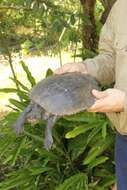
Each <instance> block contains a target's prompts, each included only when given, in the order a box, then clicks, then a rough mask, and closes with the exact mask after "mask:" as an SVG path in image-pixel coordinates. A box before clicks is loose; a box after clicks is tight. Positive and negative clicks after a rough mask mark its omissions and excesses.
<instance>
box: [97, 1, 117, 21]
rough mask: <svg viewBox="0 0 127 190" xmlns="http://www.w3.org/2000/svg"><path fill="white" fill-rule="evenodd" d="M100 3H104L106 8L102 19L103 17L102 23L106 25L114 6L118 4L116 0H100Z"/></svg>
mask: <svg viewBox="0 0 127 190" xmlns="http://www.w3.org/2000/svg"><path fill="white" fill-rule="evenodd" d="M100 2H101V3H102V5H103V6H104V8H105V11H104V12H103V14H102V17H101V23H102V24H104V23H105V21H106V19H107V17H108V14H109V12H110V10H111V8H112V6H113V4H114V3H115V2H116V0H100Z"/></svg>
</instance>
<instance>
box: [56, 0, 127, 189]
mask: <svg viewBox="0 0 127 190" xmlns="http://www.w3.org/2000/svg"><path fill="white" fill-rule="evenodd" d="M126 16H127V0H117V1H116V2H115V4H114V5H113V7H112V9H111V11H110V13H109V16H108V18H107V21H106V23H105V24H104V26H103V27H102V30H101V34H100V40H99V55H97V56H96V57H94V58H92V59H86V60H85V61H83V62H79V63H67V64H65V65H63V67H61V68H58V69H57V70H56V71H55V73H56V74H62V73H65V72H75V71H77V72H82V73H89V74H91V75H92V76H94V77H95V78H96V79H97V80H98V81H99V82H100V83H101V84H103V85H107V84H111V83H115V85H114V87H113V88H109V89H107V90H104V91H97V90H95V89H93V91H92V93H93V95H94V96H95V97H96V98H97V101H96V102H95V104H94V105H93V106H92V107H91V108H90V109H89V110H88V111H90V112H105V113H106V114H107V116H108V117H109V119H110V120H111V122H112V124H113V125H114V127H115V128H116V131H117V132H116V140H115V163H116V181H117V190H127V24H126V21H125V20H124V19H126ZM115 189H116V188H115Z"/></svg>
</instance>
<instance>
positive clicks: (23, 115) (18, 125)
mask: <svg viewBox="0 0 127 190" xmlns="http://www.w3.org/2000/svg"><path fill="white" fill-rule="evenodd" d="M32 107H33V105H32V104H31V103H30V104H29V105H28V106H27V107H26V108H25V109H24V111H23V112H22V113H21V115H20V116H19V118H18V119H17V121H16V122H15V123H14V125H13V127H14V129H15V131H16V134H20V133H22V131H23V125H24V123H25V120H26V118H27V114H28V113H29V112H30V111H31V110H32Z"/></svg>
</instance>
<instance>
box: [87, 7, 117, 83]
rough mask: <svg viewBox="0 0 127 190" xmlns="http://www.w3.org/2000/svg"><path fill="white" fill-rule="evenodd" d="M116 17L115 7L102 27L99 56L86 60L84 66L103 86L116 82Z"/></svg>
mask: <svg viewBox="0 0 127 190" xmlns="http://www.w3.org/2000/svg"><path fill="white" fill-rule="evenodd" d="M114 17H115V6H113V8H112V10H111V11H110V14H109V16H108V18H107V21H106V23H105V24H104V26H103V27H102V30H101V34H100V40H99V55H97V56H96V57H95V58H92V59H86V60H85V61H84V64H85V66H86V68H87V71H88V73H89V74H91V75H92V76H94V77H95V78H96V79H97V80H98V81H99V82H100V83H101V84H103V85H108V84H111V83H112V82H114V80H115V50H114V48H113V47H114V21H115V20H114Z"/></svg>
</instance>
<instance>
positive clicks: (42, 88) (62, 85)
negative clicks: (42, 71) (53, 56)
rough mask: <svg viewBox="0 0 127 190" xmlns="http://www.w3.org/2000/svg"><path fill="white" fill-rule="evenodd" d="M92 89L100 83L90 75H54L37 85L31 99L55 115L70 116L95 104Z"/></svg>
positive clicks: (76, 73) (96, 87)
mask: <svg viewBox="0 0 127 190" xmlns="http://www.w3.org/2000/svg"><path fill="white" fill-rule="evenodd" d="M92 89H98V90H99V85H98V82H97V81H96V80H95V78H93V77H92V76H90V75H88V74H82V73H79V72H73V73H65V74H62V75H53V76H50V77H48V78H46V79H43V80H41V81H40V82H39V83H37V84H36V85H35V86H34V87H33V88H32V90H31V92H30V99H31V100H32V101H33V102H35V103H37V104H38V105H40V106H41V107H43V108H44V109H45V110H46V111H47V112H48V113H50V114H54V115H70V114H74V113H77V112H79V111H82V110H86V109H87V108H89V107H90V106H92V105H93V104H94V102H95V98H94V96H93V95H92Z"/></svg>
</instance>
